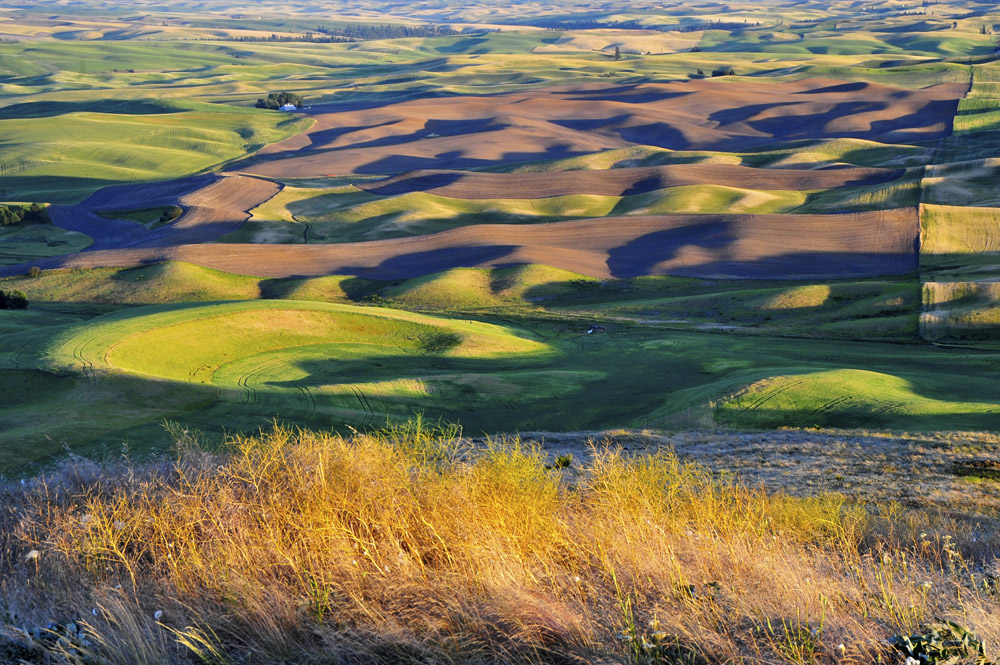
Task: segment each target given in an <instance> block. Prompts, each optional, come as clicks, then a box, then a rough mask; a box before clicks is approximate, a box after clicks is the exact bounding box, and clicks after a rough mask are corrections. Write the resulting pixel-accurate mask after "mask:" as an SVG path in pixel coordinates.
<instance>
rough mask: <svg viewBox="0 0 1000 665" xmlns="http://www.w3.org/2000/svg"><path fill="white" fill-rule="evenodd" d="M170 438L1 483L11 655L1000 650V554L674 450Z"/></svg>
mask: <svg viewBox="0 0 1000 665" xmlns="http://www.w3.org/2000/svg"><path fill="white" fill-rule="evenodd" d="M175 436H176V439H177V444H178V445H177V456H176V459H174V460H172V461H163V462H159V463H149V464H145V465H133V464H129V463H125V462H122V463H116V464H113V465H106V466H102V465H98V464H95V463H93V462H88V461H84V460H75V461H72V462H69V463H67V465H66V466H64V467H63V468H62V469H61V470H59V471H57V472H54V473H51V474H48V475H45V476H42V477H39V478H37V479H34V480H31V481H28V482H26V483H23V484H15V483H10V484H8V485H6V486H4V487H2V488H0V505H3V506H4V509H3V510H2V511H0V626H2V628H0V635H2V637H0V660H3V659H4V658H5V657H6V658H7V659H13V661H14V662H17V659H22V660H24V661H26V662H31V663H73V664H78V663H102V664H103V663H114V664H119V663H120V664H122V665H124V664H126V663H128V664H132V663H150V664H152V663H157V664H159V663H199V662H203V663H234V664H235V663H292V662H294V663H317V664H318V663H370V662H376V663H378V662H384V663H397V662H448V663H483V662H506V663H574V662H576V663H579V662H630V663H714V662H736V661H739V662H755V663H778V662H788V663H812V662H828V663H841V662H844V663H872V662H876V661H878V660H882V662H896V661H899V662H902V659H903V658H902V656H901V655H900V652H899V651H893V647H892V646H891V644H890V642H889V641H888V639H889V638H891V637H893V636H897V635H919V634H921V630H922V629H925V628H926V626H928V625H930V624H931V623H932V622H933V621H934V620H936V619H937V618H939V617H941V618H947V619H950V620H954V621H956V622H959V623H960V624H961V625H963V626H968V627H969V628H971V629H972V630H974V631H975V633H976V635H977V636H978V637H980V638H984V639H985V640H986V641H987V643H988V644H994V643H995V640H996V639H997V638H998V637H1000V613H998V612H997V608H998V601H997V598H998V596H997V595H996V585H995V579H994V578H991V577H988V576H985V575H984V574H983V573H981V572H980V569H979V566H980V565H981V564H983V563H984V562H988V561H989V560H991V557H993V556H994V555H995V552H992V551H984V548H982V547H980V549H979V550H973V549H965V547H966V545H968V547H969V548H973V547H975V546H976V544H974V543H972V541H971V539H970V540H969V542H968V543H966V542H964V541H962V542H957V541H961V540H962V538H961V537H954V538H952V537H944V536H942V537H935V536H928V535H927V533H926V532H925V531H923V530H924V529H926V530H927V531H931V529H930V528H929V526H928V523H927V522H926V521H925V520H926V518H922V517H908V516H905V515H903V514H902V513H899V512H893V511H888V512H886V513H885V514H884V515H874V514H873V513H872V512H871V511H868V510H865V509H863V508H861V507H856V506H851V505H849V504H847V503H845V501H844V499H843V498H841V497H837V496H829V497H825V498H820V499H798V498H792V497H789V496H785V495H778V494H769V493H767V492H765V491H763V490H759V489H754V488H749V487H746V486H743V485H741V484H740V483H739V482H737V481H735V480H733V479H732V478H720V477H714V476H713V475H712V474H710V473H709V472H707V471H706V470H705V469H703V468H701V467H698V466H695V465H691V464H685V463H683V462H682V461H681V460H679V459H678V458H677V457H676V456H675V455H674V454H672V453H670V452H659V453H654V454H642V455H635V456H632V455H630V454H627V453H626V452H624V451H622V450H621V449H618V448H616V447H615V446H613V445H605V444H600V445H595V447H594V450H593V451H592V452H593V454H592V456H591V457H590V459H589V460H580V461H576V462H574V463H573V464H572V465H571V466H570V465H564V466H563V467H560V465H550V464H547V462H548V460H547V459H546V456H545V455H544V454H543V452H542V451H541V450H540V449H539V448H538V447H536V446H535V445H533V444H530V443H526V442H524V441H521V440H519V439H518V438H505V439H496V440H491V441H488V442H487V443H485V444H483V445H478V446H472V445H470V444H468V443H467V442H466V441H465V440H463V439H462V438H461V437H460V432H459V430H458V429H457V428H447V427H432V428H427V427H425V426H423V425H421V424H419V423H410V424H407V425H402V426H397V427H394V428H390V429H387V430H385V431H380V432H377V433H372V434H357V435H355V436H351V437H342V436H338V435H335V434H330V433H320V432H309V431H299V430H290V429H285V428H282V427H276V428H274V429H273V430H272V431H269V432H266V433H263V434H261V435H260V436H256V437H235V438H233V439H232V440H231V441H230V442H229V444H228V446H227V450H225V451H223V452H222V453H218V454H217V453H209V452H206V451H204V450H203V449H202V448H201V447H200V446H199V445H198V444H197V441H196V438H195V437H193V436H192V435H191V434H189V433H188V432H186V431H183V430H180V429H175ZM980 545H981V543H980Z"/></svg>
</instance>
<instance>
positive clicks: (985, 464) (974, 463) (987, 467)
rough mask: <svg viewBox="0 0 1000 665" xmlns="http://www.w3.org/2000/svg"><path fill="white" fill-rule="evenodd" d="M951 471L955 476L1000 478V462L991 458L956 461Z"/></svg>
mask: <svg viewBox="0 0 1000 665" xmlns="http://www.w3.org/2000/svg"><path fill="white" fill-rule="evenodd" d="M951 472H952V473H954V474H955V475H956V476H972V477H975V478H989V479H990V480H1000V462H998V461H996V460H991V459H975V460H968V461H965V462H956V463H955V464H954V466H952V469H951Z"/></svg>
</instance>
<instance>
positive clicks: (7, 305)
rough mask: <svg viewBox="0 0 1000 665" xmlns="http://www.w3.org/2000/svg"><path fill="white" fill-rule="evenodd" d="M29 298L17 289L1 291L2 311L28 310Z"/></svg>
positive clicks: (0, 303) (0, 302) (0, 306)
mask: <svg viewBox="0 0 1000 665" xmlns="http://www.w3.org/2000/svg"><path fill="white" fill-rule="evenodd" d="M27 307H28V297H27V296H25V295H24V293H23V292H21V291H18V290H16V289H12V290H10V291H0V309H26V308H27Z"/></svg>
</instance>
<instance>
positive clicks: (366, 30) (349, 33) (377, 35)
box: [316, 23, 460, 41]
mask: <svg viewBox="0 0 1000 665" xmlns="http://www.w3.org/2000/svg"><path fill="white" fill-rule="evenodd" d="M316 32H318V33H320V34H323V35H327V36H329V37H342V38H347V39H356V40H359V41H364V40H369V39H403V38H406V37H451V36H453V35H457V34H460V33H458V32H456V31H455V30H452V29H451V28H446V27H444V26H440V25H374V24H365V23H359V24H354V23H350V24H347V25H336V26H326V25H318V26H316Z"/></svg>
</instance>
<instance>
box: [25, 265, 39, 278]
mask: <svg viewBox="0 0 1000 665" xmlns="http://www.w3.org/2000/svg"><path fill="white" fill-rule="evenodd" d="M41 274H42V269H41V268H39V267H38V266H31V267H30V268H28V277H39V276H41Z"/></svg>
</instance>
